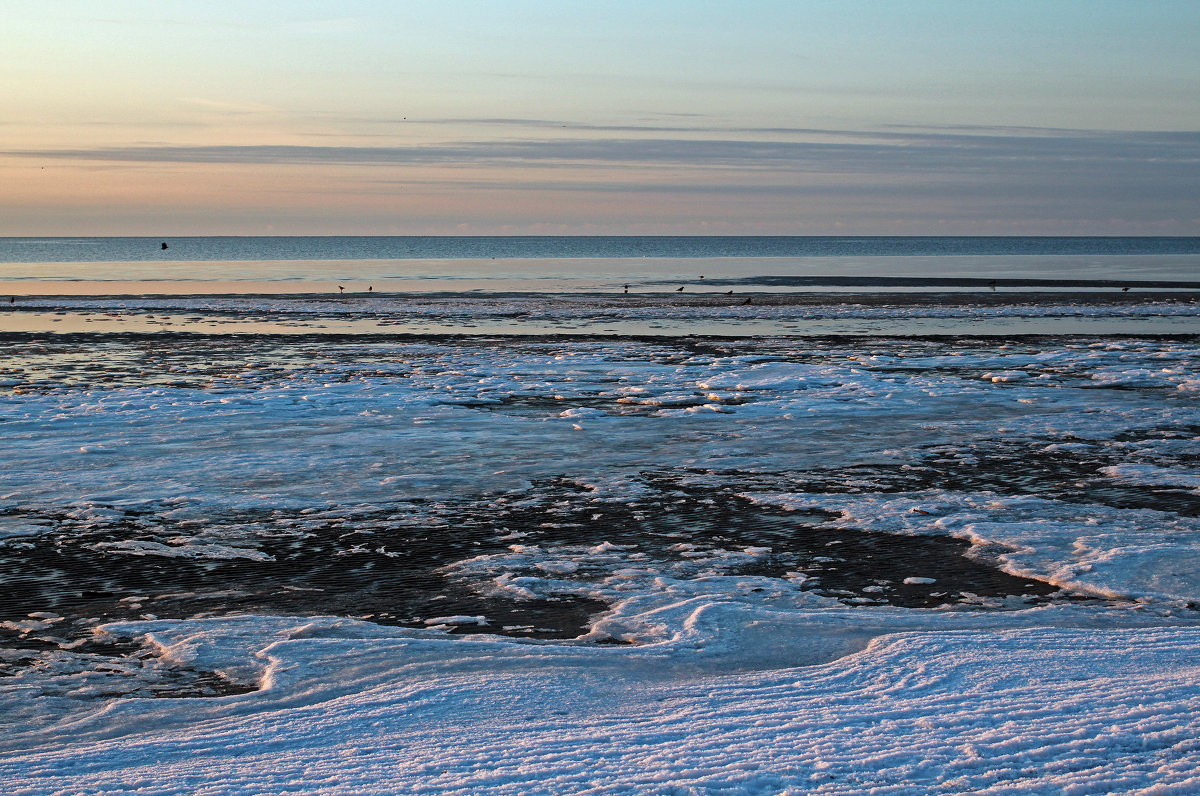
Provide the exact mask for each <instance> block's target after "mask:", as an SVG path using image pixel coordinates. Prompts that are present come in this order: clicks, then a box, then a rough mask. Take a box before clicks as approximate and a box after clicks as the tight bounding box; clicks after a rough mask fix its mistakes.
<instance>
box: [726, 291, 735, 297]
mask: <svg viewBox="0 0 1200 796" xmlns="http://www.w3.org/2000/svg"><path fill="white" fill-rule="evenodd" d="M725 295H726V296H732V295H733V291H732V290H728V291H726V292H725Z"/></svg>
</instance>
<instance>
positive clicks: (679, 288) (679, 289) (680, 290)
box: [675, 285, 683, 293]
mask: <svg viewBox="0 0 1200 796" xmlns="http://www.w3.org/2000/svg"><path fill="white" fill-rule="evenodd" d="M675 292H676V293H682V292H683V285H680V286H679V287H677V288H675Z"/></svg>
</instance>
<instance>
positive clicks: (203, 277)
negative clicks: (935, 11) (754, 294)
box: [0, 237, 1200, 295]
mask: <svg viewBox="0 0 1200 796" xmlns="http://www.w3.org/2000/svg"><path fill="white" fill-rule="evenodd" d="M164 243H165V244H166V245H167V248H166V249H164V248H162V245H163V244H164ZM991 280H1001V285H1000V286H1001V287H1007V288H1037V289H1056V288H1057V289H1069V288H1108V289H1113V288H1119V287H1125V286H1133V287H1154V288H1164V287H1165V288H1188V289H1196V288H1200V238H1045V237H1036V238H1035V237H1027V238H1021V237H990V238H985V237H193V238H173V239H171V240H169V241H164V240H160V239H157V238H0V291H3V292H9V293H11V294H13V295H115V294H121V295H137V294H164V293H170V294H176V295H179V294H229V293H234V294H254V293H260V294H278V293H318V294H319V293H329V292H338V291H342V290H344V291H348V292H352V293H353V292H365V291H368V290H369V291H371V292H389V293H429V292H438V293H478V292H492V293H495V292H516V293H611V292H614V291H617V292H623V291H626V290H628V291H629V292H633V293H653V292H666V291H676V290H678V289H679V287H685V289H686V290H687V291H689V292H720V293H725V292H728V291H729V290H737V291H738V292H742V291H765V292H795V291H812V290H829V289H833V290H839V291H867V292H871V291H877V290H879V289H881V288H886V289H898V290H920V289H927V288H931V287H937V288H950V289H954V288H958V289H976V288H979V287H980V286H987V285H989V284H990V282H991Z"/></svg>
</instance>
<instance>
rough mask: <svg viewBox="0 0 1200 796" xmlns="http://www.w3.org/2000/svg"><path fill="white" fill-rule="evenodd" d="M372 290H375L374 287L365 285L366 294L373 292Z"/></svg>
mask: <svg viewBox="0 0 1200 796" xmlns="http://www.w3.org/2000/svg"><path fill="white" fill-rule="evenodd" d="M374 289H375V288H374V286H372V285H367V292H368V293H370V292H371V291H372V290H374Z"/></svg>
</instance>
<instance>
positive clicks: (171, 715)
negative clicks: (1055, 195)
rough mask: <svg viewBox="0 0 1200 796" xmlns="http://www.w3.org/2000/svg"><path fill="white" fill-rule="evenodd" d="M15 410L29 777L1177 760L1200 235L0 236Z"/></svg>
mask: <svg viewBox="0 0 1200 796" xmlns="http://www.w3.org/2000/svg"><path fill="white" fill-rule="evenodd" d="M0 450H2V451H3V459H2V460H0V461H2V463H0V584H2V586H3V588H2V589H0V726H2V727H3V729H4V732H3V733H2V734H0V736H2V737H0V779H2V781H4V782H7V783H9V784H8V786H6V787H7V789H8V790H9V791H10V792H13V793H59V792H61V793H67V792H121V791H129V790H133V789H137V788H141V789H144V790H145V791H146V792H156V793H157V792H162V793H189V792H199V791H200V790H203V789H204V788H207V789H209V790H210V791H211V792H245V793H265V792H283V791H287V790H296V789H303V788H304V787H305V786H306V785H307V786H311V785H312V783H314V782H315V783H318V788H317V789H318V790H322V792H329V793H335V792H346V793H350V792H354V793H369V792H431V793H432V792H438V793H454V792H461V793H471V792H485V791H491V792H511V793H521V792H593V793H607V792H613V793H617V792H620V793H637V792H663V793H718V792H721V793H732V792H737V793H808V792H821V793H861V792H866V791H868V790H870V789H872V788H875V789H878V792H889V793H890V792H895V793H901V792H913V793H917V792H920V793H931V792H939V793H943V792H944V793H952V792H953V793H969V792H988V789H993V792H1000V791H1004V790H1005V789H1009V790H1014V789H1015V790H1024V791H1039V792H1052V791H1053V792H1070V788H1071V787H1078V788H1081V789H1080V790H1078V792H1081V793H1083V792H1087V793H1105V792H1139V790H1138V789H1139V788H1140V789H1146V790H1145V791H1144V792H1151V791H1150V790H1148V789H1150V788H1152V787H1159V788H1167V790H1163V791H1162V792H1189V791H1188V788H1190V787H1192V785H1197V786H1200V782H1198V781H1197V779H1196V775H1195V772H1196V771H1197V770H1200V746H1198V745H1197V744H1196V742H1195V737H1196V735H1195V728H1196V716H1197V715H1200V670H1197V668H1196V663H1195V662H1196V661H1197V660H1200V657H1198V656H1200V238H1109V237H1097V238H1041V237H1037V238H1027V237H1012V238H1005V237H996V238H975V237H969V238H961V237H959V238H948V237H853V238H851V237H366V238H364V237H311V238H305V237H178V238H176V237H167V238H0ZM198 771H199V772H201V773H199V774H198V773H197V772H198ZM1080 783H1082V784H1080ZM201 786H203V787H201ZM906 788H907V789H906ZM1170 788H1175V790H1170Z"/></svg>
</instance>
